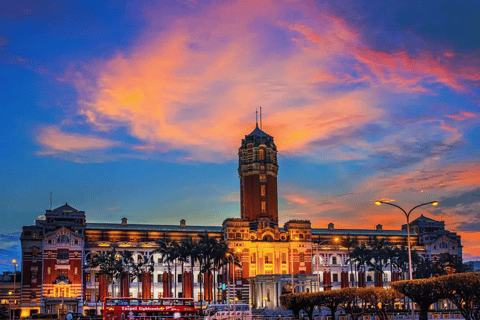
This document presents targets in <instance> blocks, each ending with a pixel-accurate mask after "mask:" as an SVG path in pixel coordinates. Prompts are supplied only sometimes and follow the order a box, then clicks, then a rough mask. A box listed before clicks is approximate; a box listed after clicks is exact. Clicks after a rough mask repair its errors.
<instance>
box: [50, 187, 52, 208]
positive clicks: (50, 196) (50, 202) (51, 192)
mask: <svg viewBox="0 0 480 320" xmlns="http://www.w3.org/2000/svg"><path fill="white" fill-rule="evenodd" d="M50 210H52V191H50Z"/></svg>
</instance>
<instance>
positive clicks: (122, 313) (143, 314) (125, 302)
mask: <svg viewBox="0 0 480 320" xmlns="http://www.w3.org/2000/svg"><path fill="white" fill-rule="evenodd" d="M196 314H197V311H196V310H195V303H194V301H193V299H192V298H160V299H137V298H105V301H104V302H103V320H169V319H179V320H189V319H195V317H196Z"/></svg>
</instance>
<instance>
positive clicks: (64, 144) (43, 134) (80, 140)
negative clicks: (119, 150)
mask: <svg viewBox="0 0 480 320" xmlns="http://www.w3.org/2000/svg"><path fill="white" fill-rule="evenodd" d="M37 141H38V142H39V143H40V144H41V145H42V146H44V147H45V148H46V149H47V150H45V151H40V152H39V153H38V154H39V155H47V154H54V153H56V152H59V151H67V152H76V151H85V150H92V149H106V148H110V147H113V146H117V145H119V143H118V142H116V141H111V140H108V139H102V138H97V137H94V136H91V135H81V134H77V133H64V132H61V131H60V129H59V128H58V127H57V126H49V127H46V128H43V129H42V130H41V131H40V132H39V134H38V136H37Z"/></svg>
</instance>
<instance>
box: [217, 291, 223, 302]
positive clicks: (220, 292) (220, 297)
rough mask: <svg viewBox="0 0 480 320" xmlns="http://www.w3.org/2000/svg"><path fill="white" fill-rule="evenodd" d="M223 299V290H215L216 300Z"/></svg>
mask: <svg viewBox="0 0 480 320" xmlns="http://www.w3.org/2000/svg"><path fill="white" fill-rule="evenodd" d="M222 300H223V290H221V289H219V290H218V291H217V301H222Z"/></svg>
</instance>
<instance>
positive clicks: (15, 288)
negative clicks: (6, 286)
mask: <svg viewBox="0 0 480 320" xmlns="http://www.w3.org/2000/svg"><path fill="white" fill-rule="evenodd" d="M12 263H13V270H14V271H13V312H15V310H16V305H17V287H16V286H15V285H16V279H17V266H18V264H17V260H15V259H13V260H12ZM13 319H15V315H13Z"/></svg>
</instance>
